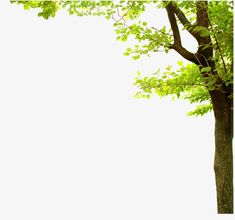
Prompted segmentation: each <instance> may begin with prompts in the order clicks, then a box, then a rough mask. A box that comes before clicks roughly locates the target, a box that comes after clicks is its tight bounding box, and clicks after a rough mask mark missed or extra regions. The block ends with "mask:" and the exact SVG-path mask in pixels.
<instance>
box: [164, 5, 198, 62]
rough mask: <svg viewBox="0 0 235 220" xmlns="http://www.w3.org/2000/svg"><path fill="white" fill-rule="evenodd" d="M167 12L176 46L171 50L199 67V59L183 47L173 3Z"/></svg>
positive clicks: (168, 6) (167, 8)
mask: <svg viewBox="0 0 235 220" xmlns="http://www.w3.org/2000/svg"><path fill="white" fill-rule="evenodd" d="M166 11H167V15H168V18H169V21H170V25H171V29H172V32H173V38H174V44H173V45H172V46H171V49H174V50H176V51H177V52H178V53H179V54H180V55H181V56H182V57H184V58H185V59H187V60H189V61H191V62H193V63H195V64H197V65H199V64H200V63H199V61H198V59H197V57H196V56H195V54H193V53H191V52H189V51H188V50H186V49H185V48H184V47H183V46H182V43H181V37H180V32H179V28H178V24H177V22H176V18H175V14H174V10H173V5H172V2H170V3H169V4H168V5H167V6H166Z"/></svg>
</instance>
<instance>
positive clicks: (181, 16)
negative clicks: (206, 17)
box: [172, 3, 200, 40]
mask: <svg viewBox="0 0 235 220" xmlns="http://www.w3.org/2000/svg"><path fill="white" fill-rule="evenodd" d="M172 10H173V12H174V13H175V14H176V16H177V17H178V19H179V20H180V22H181V23H182V25H183V26H184V27H185V28H186V30H187V31H188V32H189V33H190V34H191V35H192V36H193V37H194V38H195V39H196V40H198V39H199V38H200V34H199V33H198V32H197V31H195V27H197V25H192V24H191V23H190V21H189V20H188V19H187V18H186V16H185V14H184V13H183V11H182V10H181V9H180V8H178V7H177V5H176V4H175V3H173V4H172Z"/></svg>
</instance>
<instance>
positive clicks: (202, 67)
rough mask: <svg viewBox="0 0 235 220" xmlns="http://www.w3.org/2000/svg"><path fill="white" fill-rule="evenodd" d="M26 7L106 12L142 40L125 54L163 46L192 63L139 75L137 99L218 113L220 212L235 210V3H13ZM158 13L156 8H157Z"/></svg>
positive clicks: (118, 27) (120, 31)
mask: <svg viewBox="0 0 235 220" xmlns="http://www.w3.org/2000/svg"><path fill="white" fill-rule="evenodd" d="M12 2H16V3H18V4H23V6H24V8H25V9H30V8H40V9H41V11H40V12H39V13H38V16H41V17H43V18H45V19H48V18H50V17H54V16H55V15H56V12H57V10H59V9H60V8H64V9H66V10H67V11H68V12H69V14H71V15H72V14H75V15H77V16H89V15H92V16H104V17H105V18H107V19H112V20H113V21H114V24H113V25H114V28H115V31H116V34H117V40H121V41H126V40H127V39H128V38H129V37H130V36H132V37H134V38H135V39H136V41H137V44H136V45H134V47H132V48H127V49H126V51H125V53H124V55H127V56H132V58H133V59H135V60H136V59H139V58H140V56H143V55H150V54H151V53H155V52H158V51H161V50H163V51H164V52H165V53H168V52H169V50H175V51H176V52H177V53H179V54H180V55H181V56H182V57H183V58H185V59H186V60H188V61H190V64H187V65H184V64H183V62H179V63H178V64H179V66H180V68H179V69H178V70H177V71H173V70H172V69H171V67H170V66H169V67H168V68H167V69H166V71H164V72H160V70H159V71H157V72H155V73H154V74H152V75H150V76H146V77H142V76H141V74H140V73H138V74H137V77H136V79H135V85H136V86H137V87H138V88H139V92H137V94H136V97H141V98H142V97H144V98H149V97H150V96H151V95H152V94H154V93H156V94H158V95H159V96H166V95H172V96H173V97H175V96H176V97H178V98H182V99H188V100H189V101H190V102H191V103H200V105H198V106H197V108H196V109H195V110H193V111H191V112H189V115H203V114H205V113H207V112H208V111H210V110H213V112H214V117H215V159H214V171H215V178H216V190H217V209H218V213H233V152H232V139H233V2H228V1H209V2H207V1H177V2H176V1H134V0H133V1H120V2H113V1H98V2H95V1H78V0H77V1H75V0H74V1H40V0H38V1H37V0H35V1H12ZM148 7H155V8H158V9H164V10H166V12H167V15H168V20H169V24H170V27H171V28H170V29H169V30H167V28H166V26H164V27H162V28H160V29H157V28H155V27H151V26H149V25H148V23H147V22H146V21H143V20H142V19H141V15H142V14H143V13H145V12H146V11H147V9H148ZM156 13H157V10H156ZM183 29H184V30H186V31H187V32H188V33H190V34H191V36H192V37H193V38H194V39H195V40H196V41H197V43H198V48H197V51H196V52H195V53H193V52H190V51H189V50H188V49H186V48H184V46H183V43H184V42H182V39H181V33H182V30H183Z"/></svg>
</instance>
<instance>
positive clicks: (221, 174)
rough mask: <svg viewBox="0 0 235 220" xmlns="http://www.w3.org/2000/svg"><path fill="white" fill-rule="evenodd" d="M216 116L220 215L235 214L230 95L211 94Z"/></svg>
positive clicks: (221, 93) (215, 164) (231, 105)
mask: <svg viewBox="0 0 235 220" xmlns="http://www.w3.org/2000/svg"><path fill="white" fill-rule="evenodd" d="M210 95H211V98H212V103H213V109H214V115H215V159H214V171H215V179H216V191H217V211H218V213H219V214H232V213H233V149H232V148H233V147H232V139H233V103H232V99H231V98H228V93H223V92H222V91H216V90H215V91H211V92H210Z"/></svg>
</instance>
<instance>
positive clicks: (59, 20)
mask: <svg viewBox="0 0 235 220" xmlns="http://www.w3.org/2000/svg"><path fill="white" fill-rule="evenodd" d="M151 15H152V14H151ZM161 16H163V15H161ZM151 19H152V18H151ZM164 19H165V18H164V17H161V19H159V20H161V21H163V22H167V20H164ZM156 21H157V19H156ZM0 28H1V38H0V39H1V40H0V60H1V64H0V219H2V220H18V219H22V220H75V219H79V220H88V219H89V220H96V219H102V220H106V219H107V220H132V219H133V220H152V219H163V220H164V219H181V220H186V219H187V220H188V219H225V217H226V216H222V217H220V218H219V217H218V216H217V215H216V195H215V181H214V173H213V155H214V143H213V142H214V141H213V128H214V120H213V114H212V113H210V114H208V115H206V116H204V117H198V118H190V117H187V116H186V113H187V111H189V110H190V109H192V106H190V105H189V104H188V103H186V102H179V101H174V102H172V101H171V98H164V99H160V98H158V97H153V98H151V99H150V100H137V99H134V98H133V95H134V93H135V92H136V88H134V86H133V85H132V84H133V82H134V80H133V79H134V77H135V74H136V72H137V71H138V70H139V71H141V72H144V73H152V72H154V71H155V70H156V69H158V67H163V66H167V65H168V64H171V63H172V64H174V63H176V61H177V60H180V59H181V58H180V57H179V56H177V55H176V54H175V53H174V52H172V53H170V54H169V55H164V54H156V55H153V56H152V57H151V58H141V59H140V60H139V61H132V60H131V59H130V58H129V57H124V56H123V55H122V53H123V52H124V50H125V48H126V47H129V46H130V45H131V44H132V43H133V42H132V43H121V42H116V41H115V33H114V29H113V27H112V22H108V21H106V20H104V19H102V18H94V17H93V18H92V17H88V18H78V17H76V16H68V15H67V14H66V13H62V12H60V13H59V14H58V16H56V18H54V19H50V20H48V21H46V20H43V19H42V18H38V17H37V16H36V12H35V11H24V10H23V9H22V7H21V6H17V5H11V4H10V3H8V2H4V3H3V2H1V7H0ZM190 44H192V43H191V42H189V45H190Z"/></svg>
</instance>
